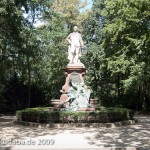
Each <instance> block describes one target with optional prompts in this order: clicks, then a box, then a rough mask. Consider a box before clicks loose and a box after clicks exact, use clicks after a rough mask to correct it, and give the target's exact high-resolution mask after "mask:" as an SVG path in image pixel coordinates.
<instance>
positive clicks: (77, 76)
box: [60, 63, 87, 103]
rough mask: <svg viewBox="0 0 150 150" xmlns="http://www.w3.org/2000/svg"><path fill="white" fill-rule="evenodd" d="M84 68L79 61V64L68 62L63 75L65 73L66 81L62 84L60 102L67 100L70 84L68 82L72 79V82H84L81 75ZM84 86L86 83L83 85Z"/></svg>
mask: <svg viewBox="0 0 150 150" xmlns="http://www.w3.org/2000/svg"><path fill="white" fill-rule="evenodd" d="M85 71H86V68H85V66H84V64H82V63H79V64H68V65H67V67H66V69H65V75H66V82H65V84H64V86H63V87H62V90H61V92H62V95H61V97H60V102H61V103H63V102H65V101H66V100H67V98H68V96H67V92H68V91H69V89H70V84H69V82H70V81H72V82H74V83H79V84H80V83H81V82H82V83H84V79H83V76H84V74H85ZM84 87H85V88H87V87H86V85H84Z"/></svg>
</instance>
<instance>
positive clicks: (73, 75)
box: [69, 73, 81, 84]
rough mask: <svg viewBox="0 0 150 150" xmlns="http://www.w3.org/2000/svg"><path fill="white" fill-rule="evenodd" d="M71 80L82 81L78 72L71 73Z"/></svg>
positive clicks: (74, 81)
mask: <svg viewBox="0 0 150 150" xmlns="http://www.w3.org/2000/svg"><path fill="white" fill-rule="evenodd" d="M69 81H72V82H73V83H78V84H80V83H81V79H80V76H79V74H78V73H72V74H71V75H70V78H69Z"/></svg>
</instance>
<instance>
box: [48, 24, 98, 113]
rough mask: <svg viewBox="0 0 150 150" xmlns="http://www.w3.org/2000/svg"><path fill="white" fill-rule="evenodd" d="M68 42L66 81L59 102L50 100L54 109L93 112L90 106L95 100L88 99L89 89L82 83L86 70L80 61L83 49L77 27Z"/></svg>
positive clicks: (69, 36) (67, 39)
mask: <svg viewBox="0 0 150 150" xmlns="http://www.w3.org/2000/svg"><path fill="white" fill-rule="evenodd" d="M66 41H67V42H68V60H69V63H68V65H67V66H66V69H65V76H66V81H65V84H64V86H63V87H62V90H60V91H61V93H62V94H61V96H60V99H59V100H51V104H52V105H54V106H55V108H57V109H60V110H64V111H65V110H68V111H82V110H83V111H84V110H86V111H88V110H89V111H92V110H95V108H94V107H93V105H92V104H97V103H98V102H97V100H94V99H90V89H88V88H87V86H86V85H85V83H84V74H85V72H86V68H85V66H84V64H83V63H82V62H81V61H80V57H81V49H82V48H83V47H84V43H83V40H82V35H81V34H80V33H79V31H78V27H77V26H74V28H73V32H72V33H70V34H69V35H68V37H67V38H66Z"/></svg>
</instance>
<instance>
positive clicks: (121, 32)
mask: <svg viewBox="0 0 150 150" xmlns="http://www.w3.org/2000/svg"><path fill="white" fill-rule="evenodd" d="M149 6H150V2H149V1H148V0H146V1H140V0H135V1H128V0H116V1H109V0H101V1H98V0H97V1H95V3H94V7H93V14H92V16H94V17H93V18H90V21H88V23H87V26H88V27H89V28H90V34H87V38H89V40H91V41H92V40H93V39H92V37H93V36H95V42H96V44H97V46H96V48H98V47H100V48H99V50H100V51H104V54H105V60H106V63H105V64H106V66H107V69H106V70H105V73H106V71H107V72H109V74H110V76H108V78H109V79H110V80H108V81H109V82H108V85H109V84H110V85H111V90H110V94H111V96H113V95H114V96H115V97H116V98H117V99H118V103H120V104H123V105H124V106H128V107H133V103H137V101H135V99H137V98H138V99H139V100H138V101H139V103H141V102H140V101H142V102H143V108H146V106H149V104H150V103H149V102H150V100H149V92H148V91H149V84H148V83H149V82H148V81H149V75H148V74H149V65H148V64H149V50H148V47H149V43H150V42H149V40H150V38H149V36H148V35H149V33H150V28H149V18H150V13H149V12H150V11H149V9H150V7H149ZM98 8H99V9H98ZM92 20H94V22H95V25H94V23H93V24H92ZM99 64H100V61H99ZM98 72H100V70H98ZM106 75H107V74H106ZM106 77H107V76H106ZM100 79H101V80H102V78H100ZM113 89H114V90H113ZM131 91H132V92H131ZM114 92H115V93H114ZM131 95H135V96H134V97H133V96H131ZM114 96H113V97H114ZM129 96H130V97H129ZM126 99H128V100H129V101H128V102H125V103H124V101H125V100H126ZM133 100H134V101H133ZM119 101H120V102H119ZM137 105H138V104H137ZM137 105H135V106H137ZM140 105H141V104H140ZM138 107H139V105H138Z"/></svg>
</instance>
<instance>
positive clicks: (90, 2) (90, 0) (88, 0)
mask: <svg viewBox="0 0 150 150" xmlns="http://www.w3.org/2000/svg"><path fill="white" fill-rule="evenodd" d="M82 1H84V0H81V2H82ZM87 2H88V5H87V6H86V7H85V9H82V10H81V11H80V12H83V11H85V10H87V9H90V8H91V7H92V4H93V2H92V0H87Z"/></svg>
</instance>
